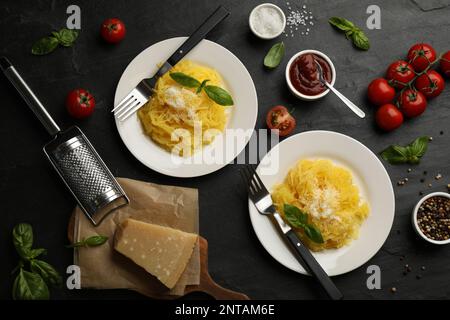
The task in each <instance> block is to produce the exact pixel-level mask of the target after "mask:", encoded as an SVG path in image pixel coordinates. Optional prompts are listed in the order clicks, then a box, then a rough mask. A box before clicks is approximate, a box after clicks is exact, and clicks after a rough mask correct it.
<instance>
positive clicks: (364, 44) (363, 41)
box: [328, 17, 370, 50]
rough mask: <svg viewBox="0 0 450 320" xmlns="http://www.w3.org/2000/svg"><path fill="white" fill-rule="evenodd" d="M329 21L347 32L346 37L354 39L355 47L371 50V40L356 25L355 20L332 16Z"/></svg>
mask: <svg viewBox="0 0 450 320" xmlns="http://www.w3.org/2000/svg"><path fill="white" fill-rule="evenodd" d="M328 22H329V23H330V24H331V25H332V26H334V27H336V28H337V29H339V30H341V31H343V32H344V33H345V37H346V38H347V39H349V40H352V42H353V44H354V45H355V47H357V48H359V49H361V50H369V48H370V42H369V38H367V36H366V35H365V33H364V32H363V31H362V30H361V29H360V28H358V27H357V26H355V25H354V24H353V22H351V21H349V20H347V19H345V18H340V17H331V18H330V19H329V20H328Z"/></svg>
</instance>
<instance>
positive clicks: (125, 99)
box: [111, 91, 133, 112]
mask: <svg viewBox="0 0 450 320" xmlns="http://www.w3.org/2000/svg"><path fill="white" fill-rule="evenodd" d="M132 97H133V91H131V92H130V93H129V94H128V95H127V96H126V97H125V98H123V99H122V101H120V102H119V104H118V105H117V106H115V107H114V108H113V109H112V110H111V112H114V111H117V112H119V109H122V107H123V106H124V105H125V104H126V102H128V101H129V100H130V99H131V98H132Z"/></svg>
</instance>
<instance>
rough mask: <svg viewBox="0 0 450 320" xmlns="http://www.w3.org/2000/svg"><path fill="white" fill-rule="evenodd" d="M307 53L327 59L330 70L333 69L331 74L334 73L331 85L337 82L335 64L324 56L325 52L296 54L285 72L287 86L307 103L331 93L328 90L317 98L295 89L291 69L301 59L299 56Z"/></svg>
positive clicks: (314, 51) (313, 51)
mask: <svg viewBox="0 0 450 320" xmlns="http://www.w3.org/2000/svg"><path fill="white" fill-rule="evenodd" d="M306 53H313V54H315V55H317V56H320V57H322V58H323V59H325V61H326V62H328V64H329V65H330V68H331V73H332V75H331V85H332V86H334V83H335V82H336V69H335V68H334V64H333V62H332V61H331V59H330V58H329V57H328V56H327V55H326V54H324V53H323V52H320V51H317V50H303V51H300V52H298V53H296V54H294V55H293V56H292V58H291V59H290V60H289V62H288V64H287V65H286V72H285V75H286V83H287V85H288V87H289V90H290V91H291V92H292V94H293V95H294V96H296V97H297V98H300V99H302V100H306V101H312V100H317V99H320V98H322V97H324V96H326V95H327V93H328V92H329V91H330V89H327V90H325V91H324V92H322V93H320V94H317V95H315V96H309V95H306V94H303V93H301V92H299V91H298V90H297V89H295V88H294V86H293V85H292V82H291V77H290V76H289V69H290V68H291V65H292V63H293V62H294V60H295V59H297V57H299V56H301V55H303V54H306Z"/></svg>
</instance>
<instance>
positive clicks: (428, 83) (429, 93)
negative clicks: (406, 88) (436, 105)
mask: <svg viewBox="0 0 450 320" xmlns="http://www.w3.org/2000/svg"><path fill="white" fill-rule="evenodd" d="M414 85H415V87H416V89H417V90H419V91H420V92H422V93H423V94H424V95H425V97H427V98H434V97H437V96H438V95H440V94H441V92H442V90H444V87H445V82H444V79H443V78H442V76H441V75H440V74H439V73H437V72H436V71H434V70H429V71H427V73H424V74H423V75H421V76H419V77H418V78H417V79H416V82H415V84H414Z"/></svg>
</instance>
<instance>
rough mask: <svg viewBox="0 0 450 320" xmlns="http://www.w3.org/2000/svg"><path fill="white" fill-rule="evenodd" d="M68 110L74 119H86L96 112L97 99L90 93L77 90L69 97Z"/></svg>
mask: <svg viewBox="0 0 450 320" xmlns="http://www.w3.org/2000/svg"><path fill="white" fill-rule="evenodd" d="M66 108H67V111H68V112H69V114H70V115H71V116H72V117H74V118H77V119H82V118H86V117H88V116H90V115H91V114H92V112H94V108H95V99H94V97H93V96H92V94H90V92H89V91H87V90H85V89H75V90H72V91H70V92H69V94H68V95H67V98H66Z"/></svg>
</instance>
